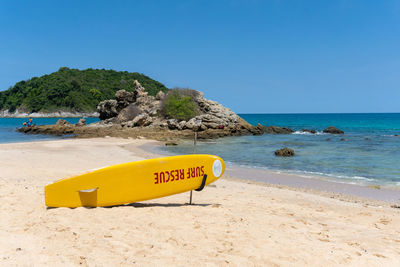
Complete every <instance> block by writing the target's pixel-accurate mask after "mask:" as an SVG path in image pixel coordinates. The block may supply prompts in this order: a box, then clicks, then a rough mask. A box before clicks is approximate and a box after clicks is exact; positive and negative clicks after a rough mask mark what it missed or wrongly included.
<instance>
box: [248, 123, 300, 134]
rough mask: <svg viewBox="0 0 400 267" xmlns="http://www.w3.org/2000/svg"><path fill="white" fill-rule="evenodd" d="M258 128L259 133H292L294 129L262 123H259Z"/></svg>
mask: <svg viewBox="0 0 400 267" xmlns="http://www.w3.org/2000/svg"><path fill="white" fill-rule="evenodd" d="M256 130H257V131H258V132H257V134H291V133H293V132H294V131H293V130H292V129H290V128H286V127H278V126H264V125H261V124H257V126H256Z"/></svg>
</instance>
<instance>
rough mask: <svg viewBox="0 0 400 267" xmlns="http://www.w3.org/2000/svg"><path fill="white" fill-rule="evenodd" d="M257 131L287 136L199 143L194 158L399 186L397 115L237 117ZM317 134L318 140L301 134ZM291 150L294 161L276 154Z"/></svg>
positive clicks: (188, 148) (180, 149)
mask: <svg viewBox="0 0 400 267" xmlns="http://www.w3.org/2000/svg"><path fill="white" fill-rule="evenodd" d="M239 115H240V116H241V117H243V118H244V119H245V120H247V121H248V122H249V123H251V124H254V125H256V124H257V123H261V124H263V125H277V126H287V127H290V128H292V129H294V130H297V131H298V132H296V133H294V134H289V135H262V136H242V137H228V138H222V139H218V140H213V141H209V142H198V145H197V153H210V154H216V155H219V156H221V157H222V158H223V159H225V161H227V162H228V163H233V164H238V165H243V166H251V167H257V168H264V169H269V170H274V171H284V172H289V173H299V174H302V175H304V176H323V177H326V178H328V179H334V180H340V181H343V182H348V183H360V184H380V185H396V186H400V136H395V135H400V113H388V114H383V113H379V114H239ZM331 125H333V126H336V127H337V128H339V129H342V130H343V131H345V134H344V135H340V136H336V135H330V134H324V133H322V130H323V129H325V128H327V127H329V126H331ZM303 128H307V129H315V130H317V131H318V133H317V134H305V133H302V132H300V131H299V130H301V129H303ZM283 147H290V148H292V149H294V150H295V154H296V155H295V156H294V157H292V158H280V157H276V156H275V155H274V151H275V150H277V149H280V148H283ZM162 150H163V152H166V153H173V154H184V153H192V151H193V144H192V142H187V143H185V144H183V145H179V146H176V147H163V148H162Z"/></svg>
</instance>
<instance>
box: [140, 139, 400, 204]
mask: <svg viewBox="0 0 400 267" xmlns="http://www.w3.org/2000/svg"><path fill="white" fill-rule="evenodd" d="M160 146H162V144H161V142H158V141H157V143H149V144H145V145H143V146H141V147H140V148H141V149H142V150H144V151H146V152H149V153H151V155H152V156H168V155H172V153H165V154H161V153H157V152H160V151H157V147H160ZM224 175H227V176H229V177H230V178H231V179H233V180H237V181H242V182H245V183H248V182H255V183H260V184H264V185H267V186H284V187H286V188H290V189H293V190H302V191H305V192H309V193H314V194H318V195H324V196H327V197H335V198H341V199H347V200H349V201H354V200H355V199H364V200H368V201H373V202H378V203H389V204H395V205H400V187H396V186H393V187H389V186H388V187H385V186H384V185H379V188H377V187H375V186H374V185H363V184H352V183H347V182H346V181H343V182H341V181H337V180H336V181H335V180H334V178H331V177H329V178H327V177H323V176H318V175H310V176H309V177H304V176H303V175H301V174H293V173H289V172H285V171H273V170H266V169H262V168H256V167H250V166H240V165H238V164H229V163H228V164H226V170H225V174H224Z"/></svg>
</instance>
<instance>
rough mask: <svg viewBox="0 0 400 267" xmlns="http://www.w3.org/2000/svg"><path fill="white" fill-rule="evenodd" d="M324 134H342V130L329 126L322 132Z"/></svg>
mask: <svg viewBox="0 0 400 267" xmlns="http://www.w3.org/2000/svg"><path fill="white" fill-rule="evenodd" d="M324 133H330V134H344V132H343V131H342V130H339V129H338V128H336V127H334V126H329V127H328V128H326V129H325V130H324Z"/></svg>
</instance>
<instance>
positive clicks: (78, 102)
mask: <svg viewBox="0 0 400 267" xmlns="http://www.w3.org/2000/svg"><path fill="white" fill-rule="evenodd" d="M134 80H138V81H139V82H140V83H141V84H142V86H143V87H144V88H145V89H146V91H147V92H148V93H149V95H156V94H157V93H158V92H159V91H164V92H165V91H167V90H168V89H167V88H166V87H165V86H164V85H163V84H161V83H160V82H157V81H155V80H153V79H151V78H149V77H147V76H145V75H143V74H140V73H137V72H134V73H130V72H127V71H114V70H105V69H101V70H99V69H87V70H78V69H69V68H67V67H62V68H60V69H59V70H58V71H57V72H53V73H51V74H48V75H43V76H41V77H33V78H32V79H30V80H27V81H20V82H18V83H16V84H15V85H14V86H13V87H11V88H9V89H8V90H6V91H2V92H0V110H9V111H11V112H13V111H15V110H16V109H19V110H21V111H25V112H54V111H61V110H62V111H75V112H92V111H95V110H96V106H97V104H98V103H99V102H100V101H103V100H106V99H111V98H114V94H115V92H116V91H118V90H121V89H124V90H127V91H133V81H134Z"/></svg>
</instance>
